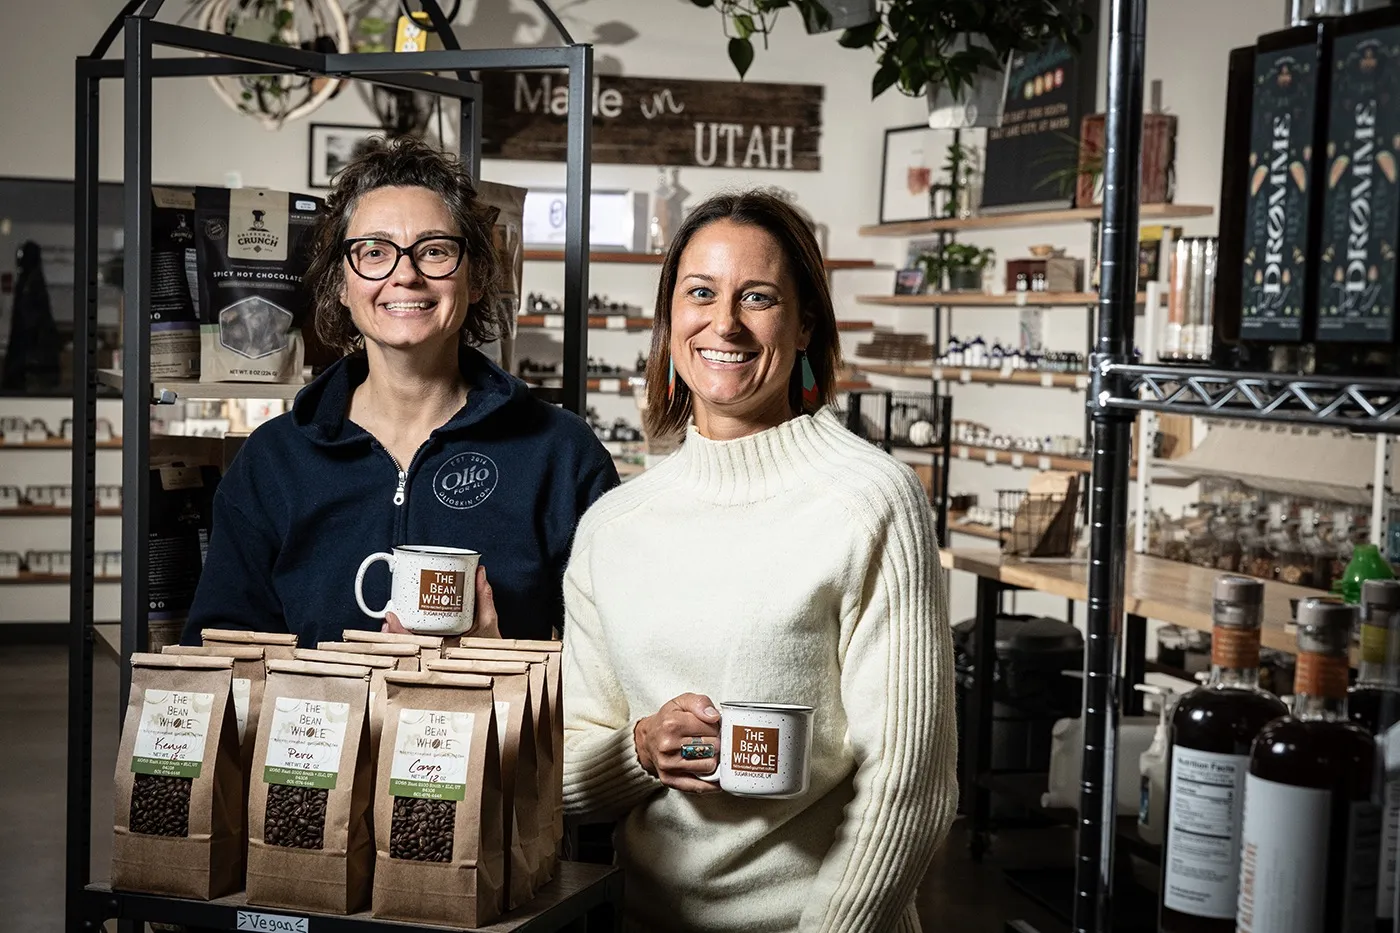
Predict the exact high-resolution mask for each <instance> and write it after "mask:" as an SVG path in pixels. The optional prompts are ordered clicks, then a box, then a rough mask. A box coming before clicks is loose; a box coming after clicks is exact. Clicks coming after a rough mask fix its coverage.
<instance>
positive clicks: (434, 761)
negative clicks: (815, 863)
mask: <svg viewBox="0 0 1400 933" xmlns="http://www.w3.org/2000/svg"><path fill="white" fill-rule="evenodd" d="M475 725H476V716H474V715H473V714H471V713H451V712H443V711H440V710H431V709H402V710H399V728H398V733H397V735H396V736H395V739H394V762H393V765H392V767H391V770H390V772H389V793H390V794H392V795H394V796H395V797H413V798H415V799H419V800H461V799H463V797H464V795H465V793H466V784H467V758H468V756H469V755H470V754H471V743H472V729H473V728H474V727H475Z"/></svg>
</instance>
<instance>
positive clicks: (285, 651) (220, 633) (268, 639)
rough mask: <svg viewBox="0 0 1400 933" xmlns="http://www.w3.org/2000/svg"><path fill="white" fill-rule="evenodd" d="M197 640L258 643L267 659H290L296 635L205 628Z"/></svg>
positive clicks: (233, 643) (232, 643) (238, 643)
mask: <svg viewBox="0 0 1400 933" xmlns="http://www.w3.org/2000/svg"><path fill="white" fill-rule="evenodd" d="M199 640H200V641H201V642H202V643H204V644H205V645H260V646H261V647H262V649H263V658H264V659H265V660H268V661H290V660H291V659H292V649H294V648H295V647H296V646H297V637H296V636H295V635H293V634H291V633H290V632H248V631H244V630H243V629H233V628H206V629H203V630H201V631H200V633H199Z"/></svg>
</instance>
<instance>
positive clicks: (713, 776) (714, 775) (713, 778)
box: [693, 729, 724, 784]
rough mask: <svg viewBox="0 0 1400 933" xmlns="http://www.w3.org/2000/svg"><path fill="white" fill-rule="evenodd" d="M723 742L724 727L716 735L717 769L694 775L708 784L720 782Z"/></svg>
mask: <svg viewBox="0 0 1400 933" xmlns="http://www.w3.org/2000/svg"><path fill="white" fill-rule="evenodd" d="M723 743H724V731H723V729H721V730H720V734H719V735H717V736H715V770H714V771H712V772H711V773H709V774H696V775H693V777H698V778H699V779H700V780H702V781H704V782H705V783H706V784H718V783H719V763H720V760H721V759H723V758H724V744H723Z"/></svg>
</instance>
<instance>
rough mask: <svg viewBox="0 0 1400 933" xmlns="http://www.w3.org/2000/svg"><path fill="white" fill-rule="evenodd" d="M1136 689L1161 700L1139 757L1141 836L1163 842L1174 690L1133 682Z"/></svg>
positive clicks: (1146, 839)
mask: <svg viewBox="0 0 1400 933" xmlns="http://www.w3.org/2000/svg"><path fill="white" fill-rule="evenodd" d="M1133 689H1134V690H1140V691H1142V692H1143V693H1150V694H1153V695H1154V696H1156V697H1157V698H1158V701H1159V706H1160V710H1159V718H1158V720H1157V731H1156V733H1155V734H1154V735H1153V736H1152V744H1151V745H1150V746H1148V749H1147V751H1145V752H1143V753H1142V754H1141V755H1140V756H1138V770H1139V773H1140V774H1141V776H1142V784H1141V787H1142V797H1141V800H1140V803H1139V804H1138V835H1140V836H1141V837H1142V839H1143V841H1144V842H1149V843H1152V844H1153V845H1161V844H1162V839H1163V838H1164V834H1165V829H1164V826H1165V820H1166V813H1165V805H1166V799H1167V754H1168V752H1169V750H1170V749H1169V746H1170V742H1169V736H1168V732H1167V713H1168V711H1169V710H1170V709H1171V701H1172V697H1173V692H1172V689H1171V688H1170V687H1159V686H1157V685H1156V684H1134V685H1133Z"/></svg>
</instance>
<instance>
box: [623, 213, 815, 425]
mask: <svg viewBox="0 0 1400 933" xmlns="http://www.w3.org/2000/svg"><path fill="white" fill-rule="evenodd" d="M720 220H729V221H733V222H734V223H737V224H743V225H745V226H748V227H758V228H759V229H760V230H764V231H766V232H767V233H768V234H769V235H770V236H772V237H773V239H775V240H777V241H778V245H779V246H780V247H781V248H782V251H783V256H784V258H785V261H786V263H787V272H788V274H789V275H791V276H792V278H793V281H794V282H796V283H797V307H798V314H800V315H801V319H802V326H803V327H804V328H806V329H807V330H808V332H809V333H810V334H811V339H810V341H809V343H808V344H807V360H808V362H809V363H810V364H811V366H812V374H813V375H814V376H815V377H816V380H817V402H816V404H815V405H811V406H806V405H803V403H802V367H801V366H800V365H798V366H794V367H793V371H792V375H791V377H790V380H789V383H788V400H789V404H791V405H792V410H793V411H795V412H804V413H806V414H809V415H810V414H815V413H816V411H817V410H818V409H819V408H821V407H822V406H824V405H829V404H831V402H832V401H833V400H834V399H835V397H836V374H837V373H838V372H840V370H841V343H840V341H839V339H838V337H837V333H836V309H835V308H834V307H833V306H832V303H831V287H830V285H829V284H828V282H827V278H826V265H825V264H824V263H823V261H822V252H821V247H820V246H818V245H817V239H816V237H815V236H813V234H812V228H811V227H810V226H808V224H807V221H806V219H805V218H803V216H802V215H801V214H799V213H798V212H797V210H796V209H795V208H794V207H793V206H792V205H791V204H789V203H788V202H787V201H785V200H784V199H782V198H781V197H779V196H777V195H775V194H773V193H771V192H769V191H765V190H763V189H753V190H749V191H740V192H736V193H725V194H717V195H715V196H713V197H711V198H709V199H708V200H706V201H704V202H703V203H702V204H700V206H698V207H696V208H695V209H694V210H693V211H691V212H690V214H689V215H687V216H686V218H685V221H684V222H683V223H682V224H681V226H680V229H679V230H677V231H676V236H675V238H674V239H673V240H672V241H671V246H670V248H669V249H668V250H667V251H666V258H665V259H664V260H663V261H662V263H661V279H660V281H659V282H658V283H657V286H656V312H655V317H654V318H653V319H652V328H651V355H650V357H648V359H647V373H646V380H647V387H646V391H647V410H646V425H647V431H648V433H649V434H651V435H652V436H653V437H664V436H666V435H670V434H674V433H677V432H680V431H684V430H685V427H686V424H687V423H688V422H689V421H690V416H691V412H692V411H693V406H694V402H693V400H692V399H691V395H690V388H689V387H688V386H687V385H686V384H685V383H684V382H682V381H681V379H680V376H679V375H678V376H677V377H676V390H675V393H674V395H670V397H668V395H669V394H670V393H669V391H668V390H669V383H670V370H671V299H672V297H673V294H674V292H675V290H676V279H677V277H678V276H679V275H680V264H681V254H682V253H684V252H685V248H686V246H687V245H689V243H690V240H691V238H692V237H694V236H695V234H696V233H697V232H699V231H700V230H702V229H704V228H705V227H707V226H709V225H710V224H712V223H715V222H716V221H720Z"/></svg>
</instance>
